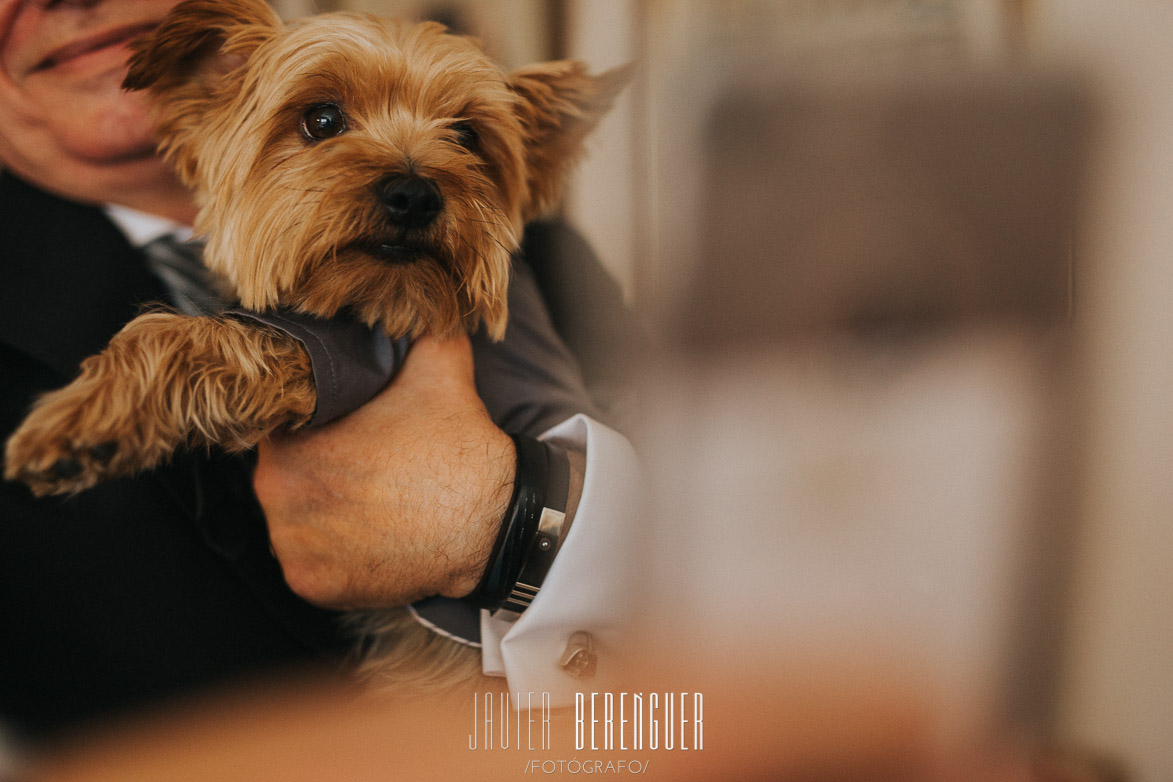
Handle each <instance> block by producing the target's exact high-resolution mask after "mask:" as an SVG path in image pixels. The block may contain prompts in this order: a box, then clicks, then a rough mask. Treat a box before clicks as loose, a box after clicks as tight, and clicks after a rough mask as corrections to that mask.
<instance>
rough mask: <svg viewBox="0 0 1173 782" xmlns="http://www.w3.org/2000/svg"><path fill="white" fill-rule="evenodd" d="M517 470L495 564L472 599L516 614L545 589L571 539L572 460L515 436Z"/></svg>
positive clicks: (561, 452)
mask: <svg viewBox="0 0 1173 782" xmlns="http://www.w3.org/2000/svg"><path fill="white" fill-rule="evenodd" d="M513 444H514V446H515V447H516V449H517V472H516V475H515V477H514V479H513V496H512V497H511V498H510V500H509V508H508V509H507V510H506V511H505V518H504V519H503V520H502V523H501V529H500V531H499V532H498V533H497V540H496V542H495V543H494V544H493V551H492V553H491V554H490V555H489V564H488V566H487V567H486V568H485V574H484V576H482V577H481V581H480V583H479V584H478V585H477V588H476V589H475V590H474V591H473V593H472V594H471V595H469V596H468V597H467V598H465V599H466V600H468V601H469V602H471V603H472V604H473V605H476V606H478V607H479V608H487V609H490V610H491V611H493V612H494V613H493V615H494V616H501V617H503V618H506V619H516V618H517V617H518V616H520V615H521V613H522V612H523V611H525V609H527V608H529V606H530V603H532V602H533V600H534V598H535V597H536V596H537V594H538V590H540V589H541V588H542V584H543V583H544V582H545V580H546V574H547V573H548V572H549V570H550V566H551V565H553V563H554V557H555V555H557V553H558V549H559V548H560V547H561V545H562V541H563V540H564V539H565V538H566V533H567V531H568V529H569V525H568V524H567V522H566V505H567V501H568V499H569V495H570V459H569V457H568V456H567V453H566V450H565V449H563V448H561V447H559V446H557V445H551V444H549V443H544V442H542V441H540V440H536V439H534V438H532V437H529V436H528V435H522V434H515V435H513Z"/></svg>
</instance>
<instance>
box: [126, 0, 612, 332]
mask: <svg viewBox="0 0 1173 782" xmlns="http://www.w3.org/2000/svg"><path fill="white" fill-rule="evenodd" d="M626 81H627V73H626V71H623V70H618V71H612V72H609V73H606V74H603V75H601V76H598V77H592V76H589V75H587V73H586V72H585V69H584V67H583V66H582V65H581V64H579V63H575V62H552V63H544V64H540V65H536V66H532V67H529V68H525V69H522V70H520V71H516V72H514V73H505V72H503V71H502V70H501V69H500V68H498V67H497V66H496V65H494V64H493V63H492V62H491V61H490V60H489V59H488V58H487V57H486V56H485V55H484V54H483V53H482V51H481V50H480V48H479V47H478V46H477V44H476V43H475V42H474V41H472V40H471V39H469V38H465V37H462V36H456V35H450V34H448V33H447V32H446V31H445V30H444V28H443V27H442V26H440V25H438V24H429V23H425V24H420V25H410V24H405V23H402V22H395V21H389V20H383V19H378V18H376V17H372V16H367V15H357V14H329V15H323V16H317V17H312V18H309V19H304V20H299V21H295V22H291V23H289V24H288V25H286V24H285V23H283V22H282V21H281V20H280V19H279V18H278V17H277V16H276V15H275V13H274V12H273V11H272V9H271V8H270V7H269V6H268V5H267V4H266V3H265V2H263V0H187V2H183V3H180V4H179V5H177V6H176V7H175V8H174V9H173V10H172V11H171V13H170V14H169V15H168V16H167V18H166V19H165V20H164V21H163V23H162V24H161V25H160V26H159V27H158V28H156V29H155V30H154V31H153V32H151V33H149V34H147V35H146V36H144V37H143V38H142V39H140V40H139V41H138V42H137V43H136V46H135V54H134V55H133V57H132V58H131V61H130V71H129V73H128V75H127V77H126V82H125V86H126V87H127V88H129V89H145V90H147V94H148V96H149V98H150V99H151V104H152V106H153V109H154V111H155V113H156V121H157V127H158V133H159V139H160V144H161V148H162V149H163V150H164V151H165V152H166V154H167V155H168V156H169V157H170V159H171V160H172V161H173V162H174V164H175V165H176V167H177V169H178V170H179V173H180V175H181V176H182V177H183V179H184V181H185V182H186V183H187V184H188V185H189V186H191V187H192V188H193V190H194V192H195V193H196V198H197V202H198V205H199V207H200V212H199V217H198V218H197V225H196V228H197V230H198V231H199V232H200V233H202V234H205V235H206V236H207V238H208V246H207V250H206V262H207V263H208V265H209V267H211V268H212V269H213V270H214V271H216V272H218V273H220V274H221V275H222V276H224V277H225V278H227V279H228V281H229V282H231V283H232V284H233V285H234V286H235V289H236V293H237V295H238V296H239V297H240V300H241V303H242V304H243V305H244V306H246V307H250V308H253V309H268V308H272V307H275V306H278V305H282V306H287V307H292V308H295V309H299V310H301V311H304V312H308V313H311V314H315V315H320V316H323V317H329V316H332V315H333V314H334V313H336V312H337V311H338V310H339V309H341V308H343V307H350V308H352V309H353V310H354V311H355V312H356V313H358V315H359V316H360V317H361V318H362V319H363V320H364V321H366V322H367V323H368V324H372V325H373V324H374V323H376V322H381V323H382V326H383V328H385V329H386V330H387V331H388V332H389V333H391V334H393V335H399V334H405V333H413V334H415V333H420V332H424V331H428V332H432V333H438V334H450V333H453V332H455V331H458V330H460V329H469V330H471V329H473V328H475V327H476V326H477V325H478V324H480V323H482V322H483V323H484V324H485V326H486V327H487V329H488V331H489V333H490V334H491V335H492V336H494V337H498V338H499V337H500V336H501V335H502V334H503V332H504V329H505V319H506V304H505V300H506V297H505V293H506V287H507V284H508V269H509V257H510V255H511V254H512V253H513V252H514V251H515V250H516V249H517V245H518V241H519V238H520V234H521V229H522V226H523V224H524V222H525V221H526V220H529V219H531V218H533V217H535V216H537V215H539V214H540V213H541V212H542V211H543V210H545V209H547V208H548V207H549V206H551V205H552V204H553V203H554V202H555V201H556V200H557V199H558V198H559V197H560V195H561V192H562V188H563V185H564V183H565V180H566V178H567V175H568V172H569V169H570V166H571V164H572V163H573V162H574V160H575V159H576V158H577V156H578V155H579V153H580V152H581V151H582V148H583V141H584V139H585V137H586V135H587V134H588V133H589V132H590V130H591V129H593V127H594V126H595V124H596V123H597V122H598V120H599V118H600V117H601V116H602V114H603V113H604V112H605V111H606V110H607V108H608V107H609V106H610V104H611V102H612V100H613V98H614V96H615V94H616V93H617V92H618V91H619V90H620V89H621V88H622V86H623V85H624V84H625V83H626Z"/></svg>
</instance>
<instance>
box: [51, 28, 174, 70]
mask: <svg viewBox="0 0 1173 782" xmlns="http://www.w3.org/2000/svg"><path fill="white" fill-rule="evenodd" d="M155 24H156V23H155V22H144V23H140V24H128V25H122V26H119V27H113V28H111V29H109V30H103V31H102V32H99V33H95V34H93V35H87V36H85V37H84V38H78V39H75V40H73V41H70V42H69V43H67V44H65V45H64V46H61V47H58V48H57V49H54V50H53V51H51V52H50V53H49V54H48V55H46V56H45V57H44V58H43V59H42V60H41V61H40V62H38V63H37V64H36V66H34V68H33V71H34V72H36V71H43V70H48V69H49V68H55V67H57V66H58V65H61V64H62V63H67V62H69V61H70V60H75V59H77V58H79V57H82V56H84V55H87V54H90V53H92V52H97V51H101V50H102V49H106V48H108V47H113V46H121V45H123V44H125V43H128V42H130V41H132V40H134V39H135V38H137V37H138V36H140V35H142V34H143V33H145V32H147V31H148V30H150V29H152V28H154V27H155Z"/></svg>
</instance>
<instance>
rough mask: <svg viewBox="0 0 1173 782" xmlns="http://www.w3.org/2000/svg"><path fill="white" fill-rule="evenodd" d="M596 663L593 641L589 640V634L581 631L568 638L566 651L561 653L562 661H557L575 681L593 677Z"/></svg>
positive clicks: (596, 657)
mask: <svg viewBox="0 0 1173 782" xmlns="http://www.w3.org/2000/svg"><path fill="white" fill-rule="evenodd" d="M598 663H599V658H598V655H596V654H595V639H594V638H591V634H590V633H584V632H582V631H579V632H577V633H575V634H574V635H572V636H570V640H569V641H568V642H567V643H566V651H564V652H563V653H562V659H561V660H559V661H558V664H559V665H561V666H562V670H564V671H566V673H567V674H569V675H570V676H573V677H574V678H576V679H589V678H591V677H592V676H594V675H595V668H596V667H598Z"/></svg>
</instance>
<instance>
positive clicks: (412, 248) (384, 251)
mask: <svg viewBox="0 0 1173 782" xmlns="http://www.w3.org/2000/svg"><path fill="white" fill-rule="evenodd" d="M353 246H354V248H355V249H356V250H358V251H359V252H361V253H363V254H364V255H369V256H371V257H372V258H375V259H376V260H378V261H381V262H383V263H387V264H390V265H392V266H409V265H411V264H415V263H418V262H420V261H423V260H426V259H429V258H433V257H434V255H433V253H431V252H430V251H429V250H428V249H427V248H426V247H423V246H422V245H418V244H412V243H409V242H388V241H378V240H374V241H368V242H359V243H357V244H355V245H353Z"/></svg>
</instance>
